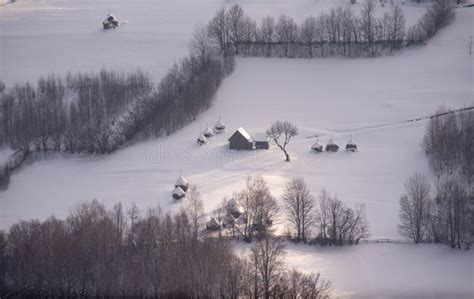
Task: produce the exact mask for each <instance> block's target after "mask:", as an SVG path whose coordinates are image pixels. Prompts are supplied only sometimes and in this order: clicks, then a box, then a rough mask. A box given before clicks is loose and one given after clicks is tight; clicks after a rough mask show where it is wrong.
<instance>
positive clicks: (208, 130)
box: [202, 127, 213, 135]
mask: <svg viewBox="0 0 474 299" xmlns="http://www.w3.org/2000/svg"><path fill="white" fill-rule="evenodd" d="M202 134H203V135H206V134H210V135H213V133H212V130H211V128H209V127H207V128H205V129H204V131H202Z"/></svg>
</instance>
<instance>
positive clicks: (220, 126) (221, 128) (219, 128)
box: [214, 117, 225, 134]
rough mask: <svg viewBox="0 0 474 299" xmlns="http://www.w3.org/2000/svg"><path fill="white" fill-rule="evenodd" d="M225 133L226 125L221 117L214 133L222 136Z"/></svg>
mask: <svg viewBox="0 0 474 299" xmlns="http://www.w3.org/2000/svg"><path fill="white" fill-rule="evenodd" d="M223 132H225V125H224V123H223V122H222V120H221V118H220V117H219V120H218V121H217V122H216V124H215V125H214V133H215V134H221V133H223Z"/></svg>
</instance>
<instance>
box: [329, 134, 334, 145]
mask: <svg viewBox="0 0 474 299" xmlns="http://www.w3.org/2000/svg"><path fill="white" fill-rule="evenodd" d="M331 144H336V142H334V139H333V138H332V136H331V138H329V141H328V145H331Z"/></svg>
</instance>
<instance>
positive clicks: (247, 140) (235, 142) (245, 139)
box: [229, 127, 255, 150]
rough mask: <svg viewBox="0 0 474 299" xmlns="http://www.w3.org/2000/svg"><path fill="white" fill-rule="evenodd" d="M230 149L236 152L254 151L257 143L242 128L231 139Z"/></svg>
mask: <svg viewBox="0 0 474 299" xmlns="http://www.w3.org/2000/svg"><path fill="white" fill-rule="evenodd" d="M229 147H230V149H236V150H252V149H255V143H254V141H253V139H252V137H251V136H250V134H249V133H247V131H245V129H244V128H242V127H240V128H239V129H238V130H237V131H235V133H234V134H232V136H231V137H230V138H229Z"/></svg>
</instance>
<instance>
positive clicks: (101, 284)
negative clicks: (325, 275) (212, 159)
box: [0, 191, 331, 298]
mask: <svg viewBox="0 0 474 299" xmlns="http://www.w3.org/2000/svg"><path fill="white" fill-rule="evenodd" d="M193 192H194V194H195V200H196V201H199V200H200V199H199V195H198V193H196V192H195V191H193ZM192 205H193V204H192V203H191V204H190V206H192ZM284 256H285V247H284V243H283V241H281V240H279V239H277V238H269V237H265V238H259V239H258V240H257V241H256V242H255V243H254V245H253V247H252V248H251V250H250V254H248V257H242V258H240V257H237V256H236V255H235V254H234V253H233V252H232V247H231V244H230V243H229V242H228V241H227V240H225V239H223V238H217V237H216V238H213V237H202V236H201V237H197V236H196V235H195V234H194V224H193V215H192V213H190V210H189V207H188V208H187V209H186V210H181V211H180V212H178V213H176V214H175V215H170V214H162V213H161V212H160V209H159V208H158V209H150V210H148V211H147V212H146V213H144V214H142V213H141V211H140V210H139V209H138V208H137V207H136V206H135V205H132V206H131V207H130V209H128V210H125V209H124V208H123V207H122V205H121V204H117V205H115V206H114V207H113V209H109V210H108V209H106V208H105V207H104V206H103V205H102V204H100V203H99V202H97V201H95V200H94V201H92V202H89V203H84V204H80V205H78V206H77V207H76V208H75V209H74V210H72V212H71V213H70V215H69V216H68V217H67V218H66V219H65V220H60V219H57V218H54V217H51V218H49V219H46V220H44V221H38V220H31V221H21V222H19V223H17V224H14V225H13V226H12V227H11V228H10V230H9V231H8V233H4V232H2V231H0V296H2V297H3V296H6V297H8V298H10V297H11V298H21V297H26V296H34V297H79V296H81V297H93V296H94V297H122V296H128V297H131V296H134V297H147V298H151V297H153V298H241V297H242V296H244V297H247V298H250V297H253V298H270V297H272V298H277V297H280V298H327V297H328V296H329V294H330V288H331V284H330V282H328V281H326V280H324V279H322V278H321V276H320V275H319V274H310V275H307V274H302V273H300V272H298V271H296V270H291V271H289V270H288V269H287V268H286V266H285V265H284V263H283V261H284Z"/></svg>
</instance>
